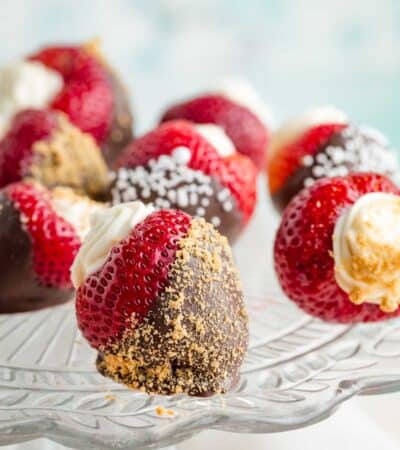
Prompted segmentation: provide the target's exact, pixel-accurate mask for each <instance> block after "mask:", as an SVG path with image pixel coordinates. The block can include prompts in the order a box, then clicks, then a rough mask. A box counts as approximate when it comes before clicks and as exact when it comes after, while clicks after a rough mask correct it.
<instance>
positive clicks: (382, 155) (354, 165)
mask: <svg viewBox="0 0 400 450" xmlns="http://www.w3.org/2000/svg"><path fill="white" fill-rule="evenodd" d="M341 134H342V137H343V138H344V141H345V142H344V146H343V147H338V146H333V145H329V146H327V147H326V148H325V149H323V150H322V151H321V152H319V153H318V154H317V155H315V157H313V156H311V155H306V156H304V157H303V158H302V160H301V163H302V166H303V167H311V173H312V177H308V178H306V179H305V180H304V186H306V187H308V186H311V185H312V184H313V183H314V181H315V180H316V179H318V178H322V177H335V176H345V175H348V174H349V173H350V172H368V171H374V172H377V173H383V174H386V175H389V176H392V177H395V176H396V173H397V158H396V155H395V153H394V152H393V151H391V150H389V148H388V146H387V141H386V139H385V138H384V137H383V136H382V135H381V133H379V132H378V131H374V130H372V129H369V128H368V129H366V128H356V127H355V126H348V127H346V128H345V129H343V130H342V131H341Z"/></svg>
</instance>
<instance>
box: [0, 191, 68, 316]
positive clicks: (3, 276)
mask: <svg viewBox="0 0 400 450" xmlns="http://www.w3.org/2000/svg"><path fill="white" fill-rule="evenodd" d="M0 208H1V210H0V255H1V257H0V313H14V312H23V311H32V310H36V309H40V308H45V307H48V306H54V305H57V304H59V303H64V302H66V301H68V300H70V299H71V298H72V296H73V291H72V290H62V289H57V288H53V287H45V286H42V285H41V284H40V283H39V281H38V279H37V277H36V275H35V272H34V269H33V251H32V242H31V239H30V237H29V235H28V233H27V232H26V231H25V229H24V227H23V225H22V223H21V220H20V213H19V211H18V210H17V209H16V208H15V207H14V206H13V203H12V202H11V201H10V200H9V199H8V198H7V196H6V195H5V194H4V193H0Z"/></svg>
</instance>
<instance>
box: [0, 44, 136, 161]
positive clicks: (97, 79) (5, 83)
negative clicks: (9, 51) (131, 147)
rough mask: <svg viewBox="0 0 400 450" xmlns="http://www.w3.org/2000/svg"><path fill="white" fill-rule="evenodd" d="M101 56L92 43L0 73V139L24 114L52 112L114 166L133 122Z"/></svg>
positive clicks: (46, 53) (52, 51)
mask: <svg viewBox="0 0 400 450" xmlns="http://www.w3.org/2000/svg"><path fill="white" fill-rule="evenodd" d="M99 54H100V53H99V51H98V50H97V47H96V46H95V45H94V44H88V45H83V46H58V47H47V48H44V49H42V50H41V51H39V52H38V53H35V54H34V55H31V56H30V57H29V58H27V59H25V60H21V61H17V62H15V63H14V64H11V65H9V66H6V67H3V68H0V136H1V135H2V134H4V133H5V132H6V130H7V127H8V124H9V122H10V120H12V118H13V116H14V115H15V114H16V113H18V112H19V111H21V110H23V109H28V108H38V109H42V108H50V109H55V110H59V111H62V112H64V113H65V114H66V115H67V116H68V118H69V119H70V121H71V122H72V123H73V124H74V125H76V126H77V127H78V128H80V129H81V130H82V131H83V132H85V133H90V134H91V135H92V136H93V137H94V138H95V139H96V141H97V143H98V144H99V145H100V146H101V147H102V148H103V150H104V156H105V158H106V160H107V162H111V161H113V160H114V159H115V158H116V156H117V155H118V153H119V151H120V150H121V149H122V148H123V147H124V146H125V145H126V144H127V143H128V142H129V141H130V140H131V139H132V131H131V126H132V124H131V122H132V119H131V113H130V110H129V105H128V101H127V95H126V91H125V88H124V87H123V86H122V84H121V82H120V81H119V79H118V77H117V76H116V75H115V73H114V71H113V70H112V69H111V68H110V66H109V65H108V64H107V63H105V60H104V58H101V57H100V56H99Z"/></svg>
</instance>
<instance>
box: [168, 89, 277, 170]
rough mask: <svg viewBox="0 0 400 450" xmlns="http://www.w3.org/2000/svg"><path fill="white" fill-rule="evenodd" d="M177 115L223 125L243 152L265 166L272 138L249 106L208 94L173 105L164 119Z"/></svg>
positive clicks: (194, 120)
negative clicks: (269, 142) (270, 138)
mask: <svg viewBox="0 0 400 450" xmlns="http://www.w3.org/2000/svg"><path fill="white" fill-rule="evenodd" d="M176 119H186V120H189V121H191V122H195V123H198V124H207V123H210V124H215V125H218V126H220V127H221V128H222V129H223V130H224V131H225V133H226V134H227V135H228V136H229V138H230V139H231V140H232V142H233V143H234V145H235V147H236V149H237V151H238V152H239V153H242V154H243V155H245V156H248V157H249V158H250V159H251V160H252V161H253V163H254V164H255V166H256V167H257V169H258V170H261V169H262V167H263V166H264V162H265V156H266V151H267V146H268V141H269V136H268V131H267V129H266V127H265V125H264V124H263V123H262V122H261V120H260V119H259V118H258V117H257V116H256V115H255V114H254V113H253V112H252V111H251V110H250V109H248V108H247V107H244V106H241V105H239V104H238V103H236V102H234V101H232V100H230V99H228V98H226V97H224V96H222V95H212V94H210V95H204V96H201V97H197V98H195V99H193V100H189V101H186V102H183V103H180V104H178V105H175V106H173V107H171V108H170V109H168V110H167V111H166V113H165V114H164V115H163V117H162V119H161V121H162V122H164V121H169V120H176Z"/></svg>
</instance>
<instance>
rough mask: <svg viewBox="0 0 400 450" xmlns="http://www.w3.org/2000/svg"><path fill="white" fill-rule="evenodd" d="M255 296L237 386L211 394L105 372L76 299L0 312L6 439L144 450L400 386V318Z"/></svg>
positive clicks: (294, 424)
mask: <svg viewBox="0 0 400 450" xmlns="http://www.w3.org/2000/svg"><path fill="white" fill-rule="evenodd" d="M246 301H247V304H248V308H249V312H250V316H251V339H250V348H249V353H248V356H247V358H246V361H245V364H244V365H243V368H242V377H241V380H240V383H239V384H238V386H237V387H236V388H235V390H233V391H232V392H229V393H228V394H226V395H223V396H214V397H211V398H206V399H199V398H191V397H187V396H184V395H180V396H171V397H160V396H148V395H147V394H144V393H136V392H133V391H129V390H127V389H125V388H124V387H123V386H120V385H118V384H114V383H112V382H110V381H109V380H107V379H105V378H103V377H101V376H100V375H99V374H97V372H96V371H95V369H94V365H93V361H94V357H95V352H94V351H93V350H91V349H90V348H89V347H88V346H87V344H86V343H85V342H84V341H83V339H82V337H81V336H80V334H79V332H78V330H77V329H76V326H75V318H74V310H73V304H71V303H70V304H67V305H62V306H60V307H56V308H52V309H48V310H42V311H38V312H34V313H26V314H15V315H3V316H0V444H3V445H5V444H12V443H16V442H18V441H24V440H29V439H33V438H38V437H48V438H50V439H53V440H55V441H57V442H60V443H62V444H65V445H68V446H72V447H82V446H83V447H84V448H87V449H92V448H93V449H101V448H104V449H108V448H110V447H117V448H121V449H123V448H126V449H128V448H129V449H132V448H137V449H139V448H140V449H142V448H143V449H145V448H154V446H161V445H162V446H164V445H171V444H173V443H176V442H179V441H181V440H183V439H185V438H188V437H190V436H191V435H193V434H194V433H196V432H199V431H201V430H203V429H205V428H215V429H220V430H227V431H234V432H241V433H243V432H258V433H267V432H276V431H284V430H290V429H294V428H299V427H304V426H307V425H310V424H312V423H315V422H317V421H319V420H322V419H323V418H325V417H327V416H329V415H330V414H331V413H332V412H333V411H335V409H336V408H337V406H338V405H339V404H340V403H341V402H343V401H345V400H347V399H348V398H350V397H352V396H353V395H356V394H377V393H384V392H391V391H395V390H399V389H400V345H399V344H400V321H399V320H394V321H390V322H386V323H381V324H371V325H357V326H347V325H332V324H327V323H323V322H321V321H319V320H317V319H314V318H311V317H309V316H306V315H305V314H303V313H302V312H300V311H299V310H298V309H297V308H296V307H295V306H294V305H292V304H291V303H290V302H289V301H287V300H286V299H285V298H283V296H282V294H280V293H279V292H278V291H277V290H270V291H266V292H264V293H263V294H256V295H252V294H250V293H248V294H247V295H246ZM158 407H161V408H162V409H161V411H164V414H160V410H158V412H157V408H158ZM167 410H168V411H172V413H170V414H171V415H170V414H168V413H167Z"/></svg>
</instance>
